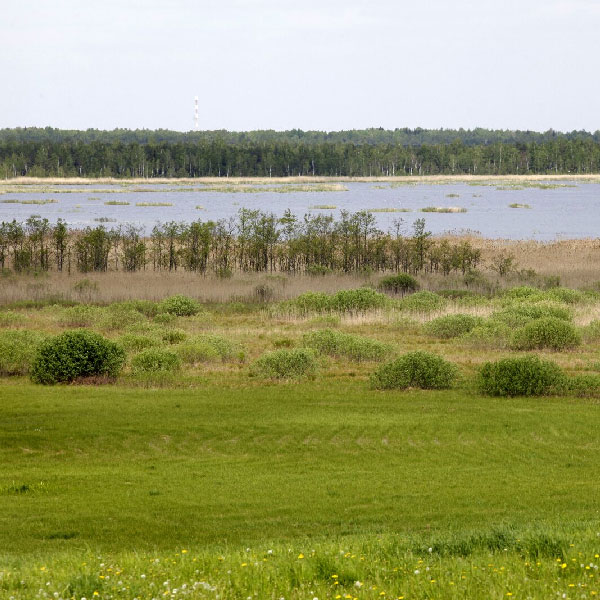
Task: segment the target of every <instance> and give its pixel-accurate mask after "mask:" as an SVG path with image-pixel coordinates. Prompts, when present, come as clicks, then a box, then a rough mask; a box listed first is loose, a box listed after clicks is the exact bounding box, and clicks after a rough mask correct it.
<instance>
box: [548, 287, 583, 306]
mask: <svg viewBox="0 0 600 600" xmlns="http://www.w3.org/2000/svg"><path fill="white" fill-rule="evenodd" d="M544 295H545V296H546V298H548V299H549V300H554V301H556V302H562V303H564V304H580V303H582V302H585V301H586V300H587V297H586V295H585V294H584V293H583V292H580V291H579V290H571V289H569V288H561V287H556V288H553V289H550V290H548V291H547V292H545V294H544Z"/></svg>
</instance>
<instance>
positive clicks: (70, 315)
mask: <svg viewBox="0 0 600 600" xmlns="http://www.w3.org/2000/svg"><path fill="white" fill-rule="evenodd" d="M101 313H102V309H101V308H98V307H97V306H91V305H90V304H77V305H75V306H71V307H69V308H65V309H63V310H62V314H61V315H60V316H59V318H58V322H59V324H60V325H62V326H63V327H92V326H93V325H95V324H96V323H97V322H98V319H99V318H100V315H101Z"/></svg>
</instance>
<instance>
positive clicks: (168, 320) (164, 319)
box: [152, 312, 177, 325]
mask: <svg viewBox="0 0 600 600" xmlns="http://www.w3.org/2000/svg"><path fill="white" fill-rule="evenodd" d="M152 321H153V322H154V323H157V324H158V325H172V324H173V323H175V322H176V321H177V315H173V314H171V313H166V312H165V313H158V314H157V315H155V316H154V317H153V319H152Z"/></svg>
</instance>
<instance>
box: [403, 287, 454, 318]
mask: <svg viewBox="0 0 600 600" xmlns="http://www.w3.org/2000/svg"><path fill="white" fill-rule="evenodd" d="M445 304H446V300H445V299H444V298H442V297H441V296H438V295H437V294H434V293H433V292H427V291H422V292H416V293H414V294H411V295H410V296H407V297H406V298H403V299H402V300H401V301H400V308H402V309H403V310H409V311H411V312H423V313H427V312H432V311H434V310H439V309H440V308H442V307H443V306H444V305H445Z"/></svg>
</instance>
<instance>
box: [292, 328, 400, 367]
mask: <svg viewBox="0 0 600 600" xmlns="http://www.w3.org/2000/svg"><path fill="white" fill-rule="evenodd" d="M302 341H303V344H304V345H305V346H306V347H308V348H312V349H313V350H315V351H317V352H318V353H320V354H327V355H329V356H335V357H345V358H348V359H350V360H354V361H357V362H360V361H364V360H383V359H384V358H386V357H387V356H389V354H390V353H391V348H390V346H388V345H387V344H384V343H382V342H380V341H378V340H373V339H371V338H368V337H363V336H360V335H352V334H349V333H341V332H339V331H335V330H333V329H322V330H320V331H310V332H308V333H306V334H304V336H303V338H302Z"/></svg>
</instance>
